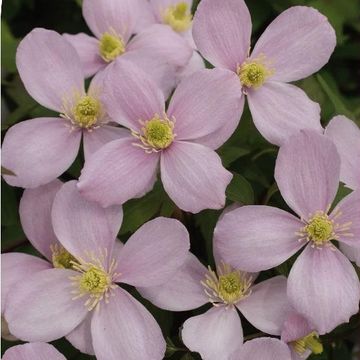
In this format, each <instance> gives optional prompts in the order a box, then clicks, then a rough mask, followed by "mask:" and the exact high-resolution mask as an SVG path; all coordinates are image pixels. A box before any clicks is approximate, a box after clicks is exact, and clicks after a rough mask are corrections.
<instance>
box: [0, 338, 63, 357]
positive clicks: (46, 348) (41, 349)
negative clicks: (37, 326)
mask: <svg viewBox="0 0 360 360" xmlns="http://www.w3.org/2000/svg"><path fill="white" fill-rule="evenodd" d="M2 359H3V360H50V359H51V360H66V358H65V356H64V355H62V354H61V353H60V352H59V351H57V350H56V349H55V347H54V346H52V345H50V344H46V343H36V342H35V343H29V344H23V345H17V346H13V347H11V348H10V349H8V350H6V351H5V354H4V356H3V357H2Z"/></svg>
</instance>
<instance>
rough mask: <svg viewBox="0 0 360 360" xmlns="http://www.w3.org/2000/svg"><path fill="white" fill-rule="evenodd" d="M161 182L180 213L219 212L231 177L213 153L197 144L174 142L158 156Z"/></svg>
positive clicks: (223, 203)
mask: <svg viewBox="0 0 360 360" xmlns="http://www.w3.org/2000/svg"><path fill="white" fill-rule="evenodd" d="M161 179H162V182H163V185H164V188H165V191H166V192H167V193H168V195H169V196H170V198H171V199H172V200H173V201H174V202H175V204H176V205H177V206H179V207H180V208H181V209H182V210H185V211H190V212H192V213H198V212H199V211H201V210H203V209H221V208H222V207H224V205H225V189H226V187H227V186H228V185H229V183H230V181H231V179H232V174H231V173H230V172H229V171H227V170H226V169H225V168H224V167H223V166H222V164H221V159H220V157H219V156H218V155H217V154H216V153H215V151H213V150H211V149H209V148H207V147H205V146H202V145H200V144H195V143H190V142H183V141H176V142H174V143H173V144H172V145H171V147H169V148H168V149H166V151H163V152H162V154H161Z"/></svg>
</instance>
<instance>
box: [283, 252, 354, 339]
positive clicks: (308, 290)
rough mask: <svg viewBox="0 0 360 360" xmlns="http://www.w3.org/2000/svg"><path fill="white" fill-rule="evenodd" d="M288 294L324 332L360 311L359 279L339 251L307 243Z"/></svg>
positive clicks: (300, 310)
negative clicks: (319, 247)
mask: <svg viewBox="0 0 360 360" xmlns="http://www.w3.org/2000/svg"><path fill="white" fill-rule="evenodd" d="M288 296H289V300H290V302H291V303H292V305H293V306H294V308H295V309H296V310H297V311H298V312H299V313H300V314H302V315H303V316H304V317H306V318H307V319H308V321H310V322H311V323H312V324H313V325H314V326H315V328H316V329H317V331H318V332H319V333H320V334H324V333H327V332H330V331H332V330H333V329H334V328H335V327H336V326H338V325H340V324H342V323H344V322H348V321H349V318H350V316H352V315H354V314H356V313H357V312H358V311H359V300H360V283H359V278H358V276H357V274H356V272H355V270H354V268H353V266H352V265H351V263H350V261H349V260H348V259H347V258H346V257H345V256H344V255H342V254H341V252H340V251H339V250H337V249H335V248H330V247H323V248H322V249H316V248H312V247H311V246H307V247H306V249H305V250H304V252H303V253H302V254H301V255H300V256H299V257H298V259H297V260H296V262H295V264H294V265H293V267H292V269H291V271H290V274H289V278H288Z"/></svg>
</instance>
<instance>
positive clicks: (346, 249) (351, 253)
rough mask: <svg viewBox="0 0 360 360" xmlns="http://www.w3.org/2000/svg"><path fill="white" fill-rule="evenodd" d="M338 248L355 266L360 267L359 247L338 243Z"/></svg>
mask: <svg viewBox="0 0 360 360" xmlns="http://www.w3.org/2000/svg"><path fill="white" fill-rule="evenodd" d="M340 250H341V251H342V252H343V253H344V254H345V255H346V256H347V258H348V259H349V260H350V261H353V262H354V263H355V264H356V265H357V266H359V267H360V248H356V247H352V246H349V245H347V244H344V243H340Z"/></svg>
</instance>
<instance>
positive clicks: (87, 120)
mask: <svg viewBox="0 0 360 360" xmlns="http://www.w3.org/2000/svg"><path fill="white" fill-rule="evenodd" d="M72 113H73V116H74V121H75V123H76V125H78V126H79V127H81V128H86V129H89V128H91V127H93V126H94V125H96V123H97V121H98V119H99V118H100V117H101V116H102V115H103V110H102V106H101V102H100V101H99V100H98V99H96V98H95V97H92V96H90V95H84V96H81V97H80V98H79V99H78V100H77V102H76V103H75V106H74V107H73V109H72Z"/></svg>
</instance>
